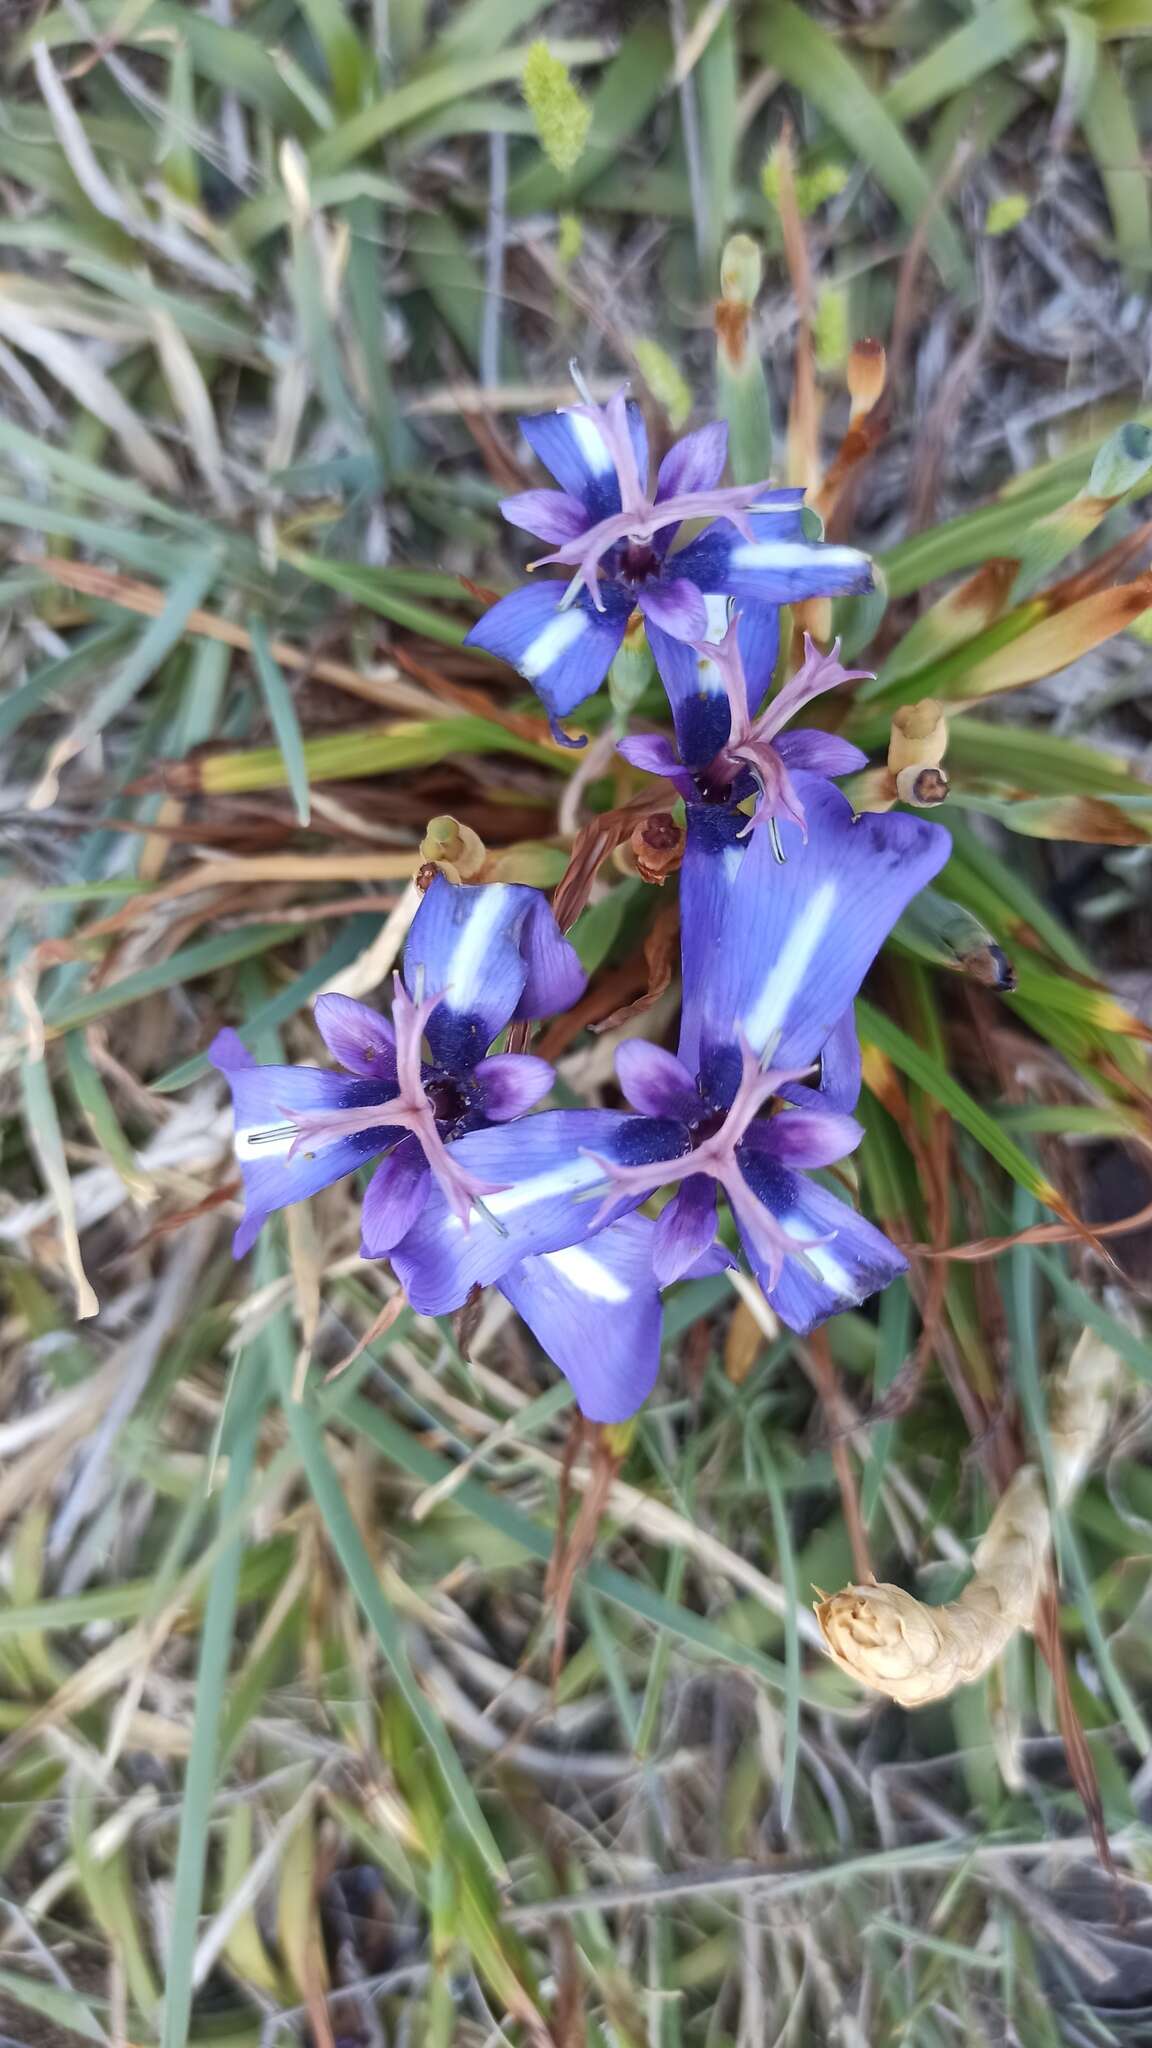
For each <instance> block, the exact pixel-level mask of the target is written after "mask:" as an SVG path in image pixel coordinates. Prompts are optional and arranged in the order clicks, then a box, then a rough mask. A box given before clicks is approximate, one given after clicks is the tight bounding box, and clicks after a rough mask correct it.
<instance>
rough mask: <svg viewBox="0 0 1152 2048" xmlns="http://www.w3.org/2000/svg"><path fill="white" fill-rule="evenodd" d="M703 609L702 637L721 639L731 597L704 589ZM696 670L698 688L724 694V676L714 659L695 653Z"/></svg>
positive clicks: (728, 613) (730, 606)
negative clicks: (704, 621) (706, 616)
mask: <svg viewBox="0 0 1152 2048" xmlns="http://www.w3.org/2000/svg"><path fill="white" fill-rule="evenodd" d="M704 609H705V611H706V612H707V614H708V624H707V626H706V627H705V629H704V638H705V639H706V640H714V641H716V640H722V639H723V638H724V635H725V633H726V632H727V631H728V620H729V617H730V615H731V609H732V605H731V599H730V598H727V597H724V596H723V595H721V593H720V592H719V591H715V590H708V591H705V593H704ZM696 672H697V675H698V677H699V682H698V685H697V687H698V688H699V689H701V690H707V692H708V694H709V695H710V696H721V697H722V696H723V695H724V691H725V687H726V686H725V682H724V678H723V676H722V675H721V673H720V671H719V669H718V668H717V666H716V663H715V662H714V661H709V660H708V658H707V656H705V655H697V657H696Z"/></svg>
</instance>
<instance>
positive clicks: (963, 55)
mask: <svg viewBox="0 0 1152 2048" xmlns="http://www.w3.org/2000/svg"><path fill="white" fill-rule="evenodd" d="M1040 33H1041V30H1040V23H1039V22H1038V20H1037V18H1036V13H1035V10H1034V8H1033V7H1032V6H1031V4H1030V0H994V4H993V5H992V6H990V7H980V8H979V9H978V10H977V12H976V13H975V14H974V15H973V16H972V18H971V20H970V21H966V22H964V23H963V24H962V26H961V27H960V28H956V29H953V31H952V33H951V35H947V36H940V37H939V38H936V39H934V40H933V43H932V46H931V48H930V49H929V51H928V53H927V55H926V56H924V57H921V58H920V59H919V61H918V62H917V63H915V64H910V65H909V66H908V69H907V70H906V71H902V72H901V73H900V76H899V78H897V79H896V81H895V82H894V84H892V85H890V86H889V87H888V90H887V92H886V93H885V94H884V102H883V104H884V107H885V110H886V111H887V112H888V113H889V114H890V115H891V116H892V119H893V120H894V121H915V120H916V119H918V117H919V116H920V115H921V114H926V113H927V112H928V111H929V109H930V108H932V107H937V106H939V104H940V102H941V100H948V99H951V98H952V96H953V94H954V93H957V92H960V91H961V90H962V89H963V87H964V86H966V85H972V84H974V82H975V81H976V79H978V78H983V77H984V76H985V74H986V73H987V72H989V71H995V69H996V67H997V65H999V64H1006V63H1008V61H1009V59H1010V58H1012V57H1014V56H1015V55H1016V53H1017V51H1018V50H1021V49H1022V48H1023V47H1024V45H1025V43H1029V42H1032V41H1034V40H1035V39H1036V38H1037V37H1038V36H1039V35H1040Z"/></svg>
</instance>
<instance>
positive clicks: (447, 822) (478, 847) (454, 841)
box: [420, 815, 488, 882]
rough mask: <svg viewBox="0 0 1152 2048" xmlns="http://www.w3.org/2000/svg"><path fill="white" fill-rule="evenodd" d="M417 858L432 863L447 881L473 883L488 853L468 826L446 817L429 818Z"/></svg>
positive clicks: (481, 870)
mask: <svg viewBox="0 0 1152 2048" xmlns="http://www.w3.org/2000/svg"><path fill="white" fill-rule="evenodd" d="M420 858H421V860H422V861H425V862H428V861H430V862H432V863H433V865H434V866H435V867H437V868H438V869H439V870H440V872H441V873H442V874H444V875H446V876H447V878H448V880H449V881H450V882H474V881H476V880H477V879H478V877H479V876H480V874H481V873H482V872H483V869H484V866H485V864H486V862H487V859H488V851H487V848H486V847H485V845H484V841H483V840H482V839H481V838H480V836H479V834H478V833H476V832H474V831H473V830H472V827H471V825H462V824H461V823H460V821H459V819H458V818H452V817H449V816H447V815H445V816H443V817H440V818H430V819H429V821H428V830H427V831H426V832H425V834H424V837H423V839H422V840H421V842H420Z"/></svg>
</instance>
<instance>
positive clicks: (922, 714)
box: [888, 697, 948, 775]
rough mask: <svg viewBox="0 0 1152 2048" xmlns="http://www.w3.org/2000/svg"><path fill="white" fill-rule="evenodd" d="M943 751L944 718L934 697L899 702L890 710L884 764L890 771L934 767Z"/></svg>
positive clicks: (941, 757)
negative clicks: (915, 701) (888, 738)
mask: <svg viewBox="0 0 1152 2048" xmlns="http://www.w3.org/2000/svg"><path fill="white" fill-rule="evenodd" d="M947 751H948V720H947V718H946V717H945V715H944V706H943V705H942V704H940V703H938V702H937V700H936V698H935V697H922V698H921V700H920V702H919V703H918V704H902V705H901V706H900V709H899V711H896V712H894V713H893V716H892V737H891V739H890V741H889V743H888V766H889V768H890V769H891V770H892V773H893V775H899V773H900V771H901V769H902V768H938V767H939V766H940V763H941V761H942V760H943V759H944V756H945V754H946V753H947Z"/></svg>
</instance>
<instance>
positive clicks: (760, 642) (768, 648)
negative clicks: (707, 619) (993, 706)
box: [708, 597, 780, 717]
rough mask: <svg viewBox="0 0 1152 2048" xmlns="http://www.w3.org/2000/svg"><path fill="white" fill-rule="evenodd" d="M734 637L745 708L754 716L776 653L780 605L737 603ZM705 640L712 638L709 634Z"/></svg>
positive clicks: (769, 679)
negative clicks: (738, 612) (735, 638)
mask: <svg viewBox="0 0 1152 2048" xmlns="http://www.w3.org/2000/svg"><path fill="white" fill-rule="evenodd" d="M739 617H740V625H739V633H738V640H739V645H740V659H741V661H742V662H743V664H744V678H745V685H746V689H747V695H748V710H749V712H750V714H751V715H752V716H753V717H755V715H756V712H757V710H758V709H759V706H760V704H761V702H762V701H763V699H764V697H765V696H766V694H767V692H768V691H769V690H770V689H771V687H772V677H773V674H774V673H775V669H776V661H777V658H778V656H779V653H780V607H779V605H777V604H757V603H756V601H755V599H754V598H748V597H746V598H745V599H744V601H743V603H742V604H741V606H740V615H739ZM708 637H709V639H711V638H713V637H714V636H713V635H712V634H709V636H708Z"/></svg>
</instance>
